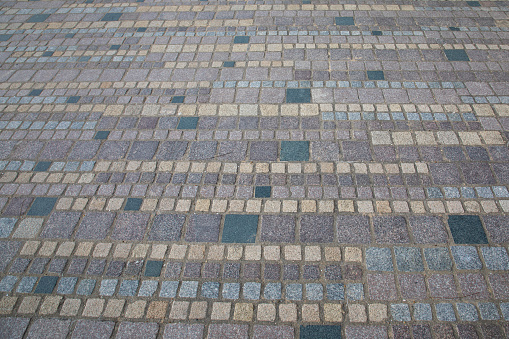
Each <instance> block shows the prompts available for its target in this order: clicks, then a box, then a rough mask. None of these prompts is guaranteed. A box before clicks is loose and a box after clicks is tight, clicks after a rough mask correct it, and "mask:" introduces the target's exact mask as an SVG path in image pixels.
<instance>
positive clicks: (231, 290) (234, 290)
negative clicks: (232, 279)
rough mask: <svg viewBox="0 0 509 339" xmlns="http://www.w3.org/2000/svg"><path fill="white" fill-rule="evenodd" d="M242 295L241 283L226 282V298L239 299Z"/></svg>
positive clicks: (224, 290) (224, 292)
mask: <svg viewBox="0 0 509 339" xmlns="http://www.w3.org/2000/svg"><path fill="white" fill-rule="evenodd" d="M239 295H240V284H239V283H224V284H223V290H222V296H223V298H225V299H238V298H239Z"/></svg>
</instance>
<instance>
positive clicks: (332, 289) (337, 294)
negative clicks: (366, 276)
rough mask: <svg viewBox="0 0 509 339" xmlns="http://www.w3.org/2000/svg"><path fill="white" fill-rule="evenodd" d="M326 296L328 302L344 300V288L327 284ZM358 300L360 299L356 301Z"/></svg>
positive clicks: (340, 285)
mask: <svg viewBox="0 0 509 339" xmlns="http://www.w3.org/2000/svg"><path fill="white" fill-rule="evenodd" d="M361 285H362V284H361ZM326 296H327V299H328V300H345V286H344V285H343V284H327V286H326ZM360 299H362V298H359V299H357V300H360Z"/></svg>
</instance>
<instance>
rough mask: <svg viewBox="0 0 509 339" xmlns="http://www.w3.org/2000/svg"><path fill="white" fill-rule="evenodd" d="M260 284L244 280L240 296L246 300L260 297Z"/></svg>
mask: <svg viewBox="0 0 509 339" xmlns="http://www.w3.org/2000/svg"><path fill="white" fill-rule="evenodd" d="M260 292H261V284H260V283H256V282H246V283H244V285H243V287H242V296H243V298H244V299H247V300H258V299H260Z"/></svg>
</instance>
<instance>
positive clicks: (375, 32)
mask: <svg viewBox="0 0 509 339" xmlns="http://www.w3.org/2000/svg"><path fill="white" fill-rule="evenodd" d="M371 34H373V35H374V36H380V35H382V31H371Z"/></svg>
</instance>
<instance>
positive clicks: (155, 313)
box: [146, 301, 168, 319]
mask: <svg viewBox="0 0 509 339" xmlns="http://www.w3.org/2000/svg"><path fill="white" fill-rule="evenodd" d="M167 308H168V302H166V301H152V302H150V304H149V305H148V309H147V316H146V317H147V318H148V319H164V317H165V316H166V310H167Z"/></svg>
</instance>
